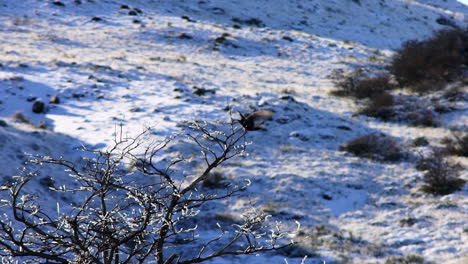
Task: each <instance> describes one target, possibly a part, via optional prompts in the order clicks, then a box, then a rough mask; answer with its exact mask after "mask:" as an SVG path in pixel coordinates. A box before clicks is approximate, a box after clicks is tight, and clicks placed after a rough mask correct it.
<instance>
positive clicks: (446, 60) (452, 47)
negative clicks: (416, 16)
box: [389, 28, 468, 93]
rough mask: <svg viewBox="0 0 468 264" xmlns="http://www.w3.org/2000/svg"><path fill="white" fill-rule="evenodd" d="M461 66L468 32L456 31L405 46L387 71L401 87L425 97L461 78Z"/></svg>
mask: <svg viewBox="0 0 468 264" xmlns="http://www.w3.org/2000/svg"><path fill="white" fill-rule="evenodd" d="M463 65H464V66H468V28H466V29H460V28H456V29H449V30H441V31H439V32H437V33H436V34H435V35H434V36H433V37H431V38H429V39H427V40H422V41H418V40H411V41H408V42H406V43H404V44H403V46H402V48H401V49H399V50H398V51H397V53H396V54H395V55H394V56H393V58H392V62H391V65H390V67H389V70H390V72H391V73H392V74H393V75H394V76H395V78H396V80H397V82H398V83H399V84H400V86H408V87H409V88H410V89H412V88H413V89H415V90H416V91H417V92H420V93H424V92H429V91H431V90H434V89H439V88H440V83H441V82H442V83H446V82H450V81H452V80H454V79H456V78H458V77H460V76H461V74H462V68H463Z"/></svg>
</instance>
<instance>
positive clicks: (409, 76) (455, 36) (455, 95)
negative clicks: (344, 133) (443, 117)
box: [329, 28, 468, 127]
mask: <svg viewBox="0 0 468 264" xmlns="http://www.w3.org/2000/svg"><path fill="white" fill-rule="evenodd" d="M386 69H387V70H388V72H384V73H382V72H380V73H378V74H375V73H374V74H373V73H372V72H371V71H372V70H368V69H364V68H358V69H356V70H354V71H352V72H349V73H345V72H343V71H342V70H335V71H333V72H332V73H331V74H330V76H329V77H330V78H331V79H332V81H333V83H334V85H335V87H336V89H335V90H334V91H332V92H331V94H332V95H335V96H346V97H351V98H354V99H355V100H356V102H358V103H359V104H361V105H363V106H362V107H361V108H360V110H359V111H358V114H363V115H367V116H370V117H375V118H378V119H381V120H383V121H393V122H405V123H408V124H409V125H412V126H429V127H437V126H440V125H441V122H440V118H439V115H440V114H444V113H448V112H451V111H454V110H457V109H459V108H460V107H459V104H458V105H457V103H458V102H465V101H467V100H468V94H467V92H466V87H467V85H468V81H467V80H468V28H467V29H460V28H454V29H450V30H442V31H439V32H437V33H435V35H434V36H433V37H431V38H429V39H427V40H420V41H419V40H413V41H408V42H406V43H404V44H403V46H402V48H401V49H399V50H398V51H397V53H396V54H395V55H394V56H393V57H392V60H391V63H390V65H389V66H388V67H386ZM398 87H399V88H401V89H406V90H408V91H409V92H410V93H414V94H416V95H418V96H416V95H408V94H398V95H397V94H396V93H395V92H393V90H395V89H396V88H398Z"/></svg>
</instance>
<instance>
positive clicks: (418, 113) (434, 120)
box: [406, 109, 440, 127]
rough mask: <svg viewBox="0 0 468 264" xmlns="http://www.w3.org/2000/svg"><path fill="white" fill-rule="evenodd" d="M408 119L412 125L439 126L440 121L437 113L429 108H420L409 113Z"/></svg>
mask: <svg viewBox="0 0 468 264" xmlns="http://www.w3.org/2000/svg"><path fill="white" fill-rule="evenodd" d="M406 119H407V120H408V121H409V124H410V125H412V126H422V127H438V126H439V125H440V121H439V119H438V117H437V115H436V114H435V113H434V112H433V111H431V110H428V109H418V110H415V111H411V112H409V113H407V115H406Z"/></svg>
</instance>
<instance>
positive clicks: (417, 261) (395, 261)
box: [384, 255, 434, 264]
mask: <svg viewBox="0 0 468 264" xmlns="http://www.w3.org/2000/svg"><path fill="white" fill-rule="evenodd" d="M384 264H434V263H433V262H431V261H426V260H425V259H424V258H423V257H421V256H417V255H408V256H398V257H395V256H392V257H390V258H388V259H387V260H386V261H385V263H384Z"/></svg>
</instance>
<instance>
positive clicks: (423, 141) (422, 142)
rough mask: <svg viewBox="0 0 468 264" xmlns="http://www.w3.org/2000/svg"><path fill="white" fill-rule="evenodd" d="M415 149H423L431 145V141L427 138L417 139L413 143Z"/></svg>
mask: <svg viewBox="0 0 468 264" xmlns="http://www.w3.org/2000/svg"><path fill="white" fill-rule="evenodd" d="M411 145H413V146H414V147H423V146H427V145H429V141H428V140H427V138H426V137H417V138H415V139H414V140H413V142H412V143H411Z"/></svg>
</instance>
